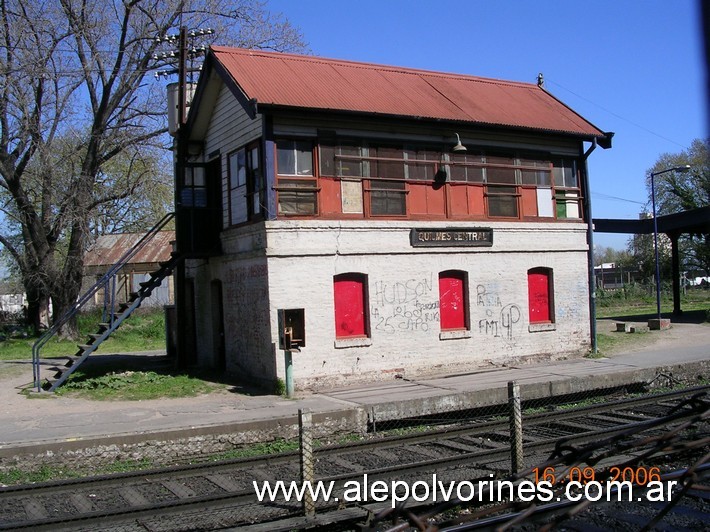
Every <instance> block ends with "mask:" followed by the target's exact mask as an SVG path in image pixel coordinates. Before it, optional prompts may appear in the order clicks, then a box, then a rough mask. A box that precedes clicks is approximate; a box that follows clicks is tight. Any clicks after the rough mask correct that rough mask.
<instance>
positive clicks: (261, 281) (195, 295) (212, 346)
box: [176, 47, 612, 389]
mask: <svg viewBox="0 0 710 532" xmlns="http://www.w3.org/2000/svg"><path fill="white" fill-rule="evenodd" d="M184 131H185V132H186V136H187V138H186V141H185V150H184V151H185V153H186V161H187V162H186V163H185V165H184V168H181V169H180V170H179V174H178V178H177V179H176V186H177V191H176V197H177V198H178V205H177V213H178V247H179V249H180V250H181V252H183V253H186V254H187V256H188V257H190V258H189V259H188V260H187V262H186V281H185V283H186V287H185V297H184V301H183V304H184V305H186V307H185V311H186V316H187V318H185V320H184V324H185V327H186V331H185V333H186V335H187V338H188V344H189V347H190V350H191V351H190V352H191V353H194V356H193V358H192V359H191V361H192V362H196V363H200V364H205V365H213V366H217V367H220V366H221V367H223V368H224V370H225V371H227V372H228V373H230V374H234V375H236V376H238V377H241V378H244V379H249V380H251V381H259V382H262V383H264V384H268V383H270V382H271V383H273V382H275V381H277V380H278V379H284V371H285V368H284V356H283V354H282V352H281V348H282V347H283V345H282V343H283V341H284V329H285V327H286V326H289V327H290V330H289V331H288V333H291V336H290V337H291V338H292V339H293V342H294V343H295V344H298V346H299V348H300V352H298V353H294V354H293V375H294V379H295V383H296V388H297V389H298V388H314V389H317V388H319V387H329V386H335V385H341V384H344V383H355V382H363V381H374V380H382V379H392V378H394V377H395V376H404V377H408V378H409V377H416V376H421V375H425V374H433V373H441V372H457V373H460V372H464V371H472V370H475V368H477V367H481V366H485V365H489V364H504V363H509V362H511V361H521V360H533V359H536V358H539V357H546V358H547V357H563V356H570V355H579V354H581V353H585V352H587V351H588V350H589V348H590V336H591V333H590V331H591V329H592V328H591V324H590V274H591V272H592V270H591V268H590V261H589V253H590V251H589V240H590V229H591V228H590V224H589V222H590V217H589V213H590V209H589V188H588V175H587V165H586V160H587V157H588V156H589V155H590V154H591V152H592V151H593V149H594V148H595V147H596V146H601V147H604V148H608V147H610V146H611V137H612V134H611V133H605V132H603V131H601V130H600V129H598V128H597V127H595V126H594V125H592V124H591V123H589V122H588V121H587V120H585V119H584V118H582V117H581V116H579V115H578V114H577V113H575V112H574V111H573V110H572V109H570V108H569V107H567V106H566V105H564V104H563V103H561V102H560V101H559V100H557V99H556V98H555V97H553V96H552V95H551V94H549V93H548V92H547V91H546V90H544V88H542V87H541V86H538V84H528V83H519V82H510V81H501V80H495V79H483V78H478V77H472V76H466V75H457V74H447V73H441V72H430V71H422V70H413V69H409V68H398V67H390V66H382V65H374V64H365V63H356V62H348V61H339V60H331V59H322V58H319V57H312V56H300V55H287V54H279V53H269V52H261V51H253V50H244V49H237V48H226V47H213V48H212V49H211V50H210V52H209V54H208V57H207V59H206V62H205V65H204V68H203V72H202V74H201V77H200V80H199V83H198V85H197V88H196V92H195V96H194V99H193V100H192V103H191V107H190V112H189V115H188V119H187V124H186V125H185V129H184ZM288 333H287V336H288ZM280 342H281V344H280Z"/></svg>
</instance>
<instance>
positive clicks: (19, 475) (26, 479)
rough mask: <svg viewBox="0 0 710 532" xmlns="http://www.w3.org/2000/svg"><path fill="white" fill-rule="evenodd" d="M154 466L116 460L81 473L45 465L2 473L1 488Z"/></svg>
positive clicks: (140, 462) (138, 469)
mask: <svg viewBox="0 0 710 532" xmlns="http://www.w3.org/2000/svg"><path fill="white" fill-rule="evenodd" d="M153 467H155V466H154V464H153V463H152V462H150V461H149V460H116V461H115V462H111V463H110V464H108V465H105V466H99V467H97V468H96V469H91V471H88V472H87V471H79V470H74V469H70V468H66V467H61V466H57V467H54V466H48V465H43V466H42V467H40V468H38V469H33V470H30V471H23V470H20V469H10V470H8V471H0V486H1V485H4V486H17V485H19V484H35V483H37V482H49V481H51V480H68V479H72V478H82V477H86V476H87V475H110V474H112V473H126V472H130V471H140V470H143V469H152V468H153Z"/></svg>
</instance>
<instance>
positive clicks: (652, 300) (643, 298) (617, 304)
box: [596, 285, 710, 318]
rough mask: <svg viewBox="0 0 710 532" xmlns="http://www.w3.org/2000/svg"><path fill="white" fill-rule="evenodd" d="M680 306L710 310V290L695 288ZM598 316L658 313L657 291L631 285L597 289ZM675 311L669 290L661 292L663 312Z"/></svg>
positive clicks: (684, 295)
mask: <svg viewBox="0 0 710 532" xmlns="http://www.w3.org/2000/svg"><path fill="white" fill-rule="evenodd" d="M680 299H681V301H680V306H681V308H682V309H683V311H684V312H692V311H708V310H710V290H702V289H693V290H688V291H687V292H686V293H685V294H683V295H681V298H680ZM596 310H597V317H598V318H612V317H615V316H635V315H639V316H643V315H655V314H656V296H655V292H652V293H649V292H648V291H646V290H645V289H644V290H641V289H640V288H639V287H634V286H632V285H629V287H628V288H624V289H618V290H597V306H596ZM671 312H673V298H672V296H671V294H670V293H669V292H667V291H664V292H662V293H661V313H663V314H670V313H671Z"/></svg>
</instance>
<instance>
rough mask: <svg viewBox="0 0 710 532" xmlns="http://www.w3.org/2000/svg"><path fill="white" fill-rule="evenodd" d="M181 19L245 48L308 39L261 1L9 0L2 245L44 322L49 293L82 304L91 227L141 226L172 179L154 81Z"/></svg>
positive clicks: (2, 90)
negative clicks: (136, 209) (147, 195)
mask: <svg viewBox="0 0 710 532" xmlns="http://www.w3.org/2000/svg"><path fill="white" fill-rule="evenodd" d="M179 26H186V27H188V28H199V27H206V26H211V27H212V28H216V29H217V32H216V33H215V35H216V36H218V38H219V40H220V42H221V43H224V44H232V45H236V46H242V47H247V48H266V49H271V50H277V51H295V50H303V49H304V47H305V45H304V42H303V39H302V37H301V35H300V33H299V32H298V31H297V30H296V29H294V28H293V27H292V26H291V25H290V24H289V23H288V22H287V21H285V20H283V18H281V17H280V16H275V15H273V14H271V13H269V12H268V10H267V9H266V8H265V3H264V2H259V1H255V0H229V1H228V0H192V1H191V0H164V1H161V2H155V1H153V0H107V1H105V2H96V1H88V0H37V1H34V2H26V1H24V0H0V209H2V211H3V214H4V217H5V219H4V220H3V222H4V223H3V224H2V226H0V244H1V245H2V246H3V247H4V248H5V251H6V254H7V255H9V256H10V257H11V258H12V260H13V262H14V263H15V266H16V269H17V271H18V272H19V276H20V278H21V280H22V283H23V285H24V288H25V291H26V293H27V296H28V299H29V303H30V309H29V310H30V316H31V318H32V322H33V323H34V324H35V325H36V326H38V325H39V322H40V320H39V317H40V315H41V313H42V310H43V309H46V306H47V303H48V301H49V298H50V297H51V300H52V306H53V312H54V316H60V315H62V314H63V313H64V312H65V310H66V309H67V308H68V307H69V306H70V305H72V304H73V302H74V301H76V299H77V296H78V295H79V290H80V287H81V281H82V276H83V261H84V254H85V251H86V249H87V247H88V246H89V244H90V242H91V239H92V236H93V234H95V232H96V231H97V230H108V229H109V228H110V226H111V224H113V223H114V222H115V221H116V220H119V221H126V222H128V221H130V222H131V223H128V224H127V226H136V224H138V219H137V218H136V217H135V216H133V214H135V213H132V212H131V204H130V201H131V200H132V199H133V198H135V197H136V193H137V192H138V191H140V190H145V188H142V187H144V184H146V183H148V184H150V183H152V182H155V180H156V179H158V180H160V179H162V177H158V176H159V174H160V171H159V170H158V169H157V168H156V167H154V163H155V161H159V160H160V157H158V158H157V159H156V158H155V155H154V154H155V153H157V151H158V150H161V149H164V148H165V147H166V145H167V144H168V142H167V139H166V138H165V137H166V135H165V132H166V130H167V126H166V103H165V89H164V87H163V86H162V85H160V84H158V83H155V82H154V81H152V80H151V79H150V77H151V76H152V73H153V69H154V67H156V66H160V65H156V60H155V59H154V56H155V55H157V54H158V53H159V52H161V51H163V49H162V46H163V44H162V43H161V42H159V41H158V40H157V39H156V37H158V36H164V35H166V34H169V33H175V32H176V31H177V29H178V27H179ZM206 44H209V43H206ZM127 201H128V202H129V203H126V202H127ZM121 205H122V206H121ZM136 205H137V203H136ZM141 223H143V222H141ZM145 223H148V222H147V221H145ZM151 225H152V224H151ZM102 228H103V229H102ZM64 332H65V334H67V335H72V334H73V333H75V329H74V328H73V324H71V325H70V327H69V329H68V330H66V331H64Z"/></svg>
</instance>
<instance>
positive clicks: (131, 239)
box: [84, 231, 175, 267]
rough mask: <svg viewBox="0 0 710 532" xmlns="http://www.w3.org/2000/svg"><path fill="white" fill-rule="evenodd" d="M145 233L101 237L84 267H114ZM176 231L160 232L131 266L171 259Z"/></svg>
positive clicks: (139, 253)
mask: <svg viewBox="0 0 710 532" xmlns="http://www.w3.org/2000/svg"><path fill="white" fill-rule="evenodd" d="M143 236H144V235H143V233H123V234H118V235H103V236H100V237H99V238H98V239H97V240H96V243H95V244H94V245H93V246H91V248H90V249H89V251H88V252H87V253H86V256H85V258H84V266H87V267H89V266H112V265H114V264H116V262H117V261H118V259H120V258H121V257H122V256H123V255H124V254H125V253H126V252H127V251H128V250H129V249H131V248H132V247H133V246H135V245H136V244H137V243H138V241H139V240H140V239H141V238H143ZM173 240H175V231H160V232H158V233H156V235H155V236H154V237H153V238H152V239H151V240H150V241H148V242H147V243H146V245H145V246H143V249H141V250H140V251H138V253H136V255H135V256H134V257H133V258H132V259H131V260H130V261H129V264H150V263H158V262H164V261H167V260H169V259H170V253H171V252H172V250H173V247H172V241H173Z"/></svg>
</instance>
